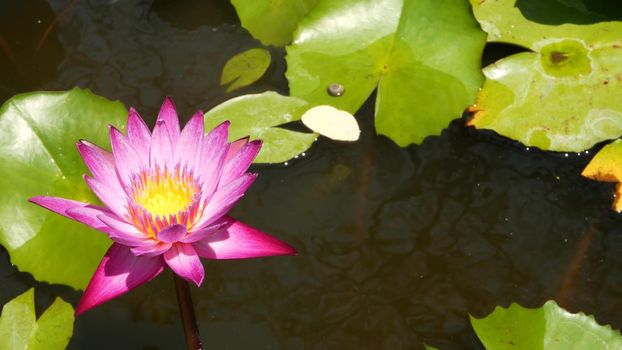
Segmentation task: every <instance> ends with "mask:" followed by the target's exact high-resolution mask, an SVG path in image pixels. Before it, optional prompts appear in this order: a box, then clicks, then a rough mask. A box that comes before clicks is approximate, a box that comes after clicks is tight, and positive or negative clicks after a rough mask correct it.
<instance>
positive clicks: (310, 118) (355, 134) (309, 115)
mask: <svg viewBox="0 0 622 350" xmlns="http://www.w3.org/2000/svg"><path fill="white" fill-rule="evenodd" d="M302 123H303V124H304V125H305V126H306V127H308V128H309V129H311V130H313V131H315V132H316V133H318V134H320V135H323V136H326V137H328V138H330V139H333V140H339V141H356V140H358V139H359V135H360V133H361V129H360V128H359V124H358V123H357V122H356V118H354V116H353V115H352V114H350V113H348V112H346V111H342V110H340V109H337V108H335V107H332V106H315V107H313V108H310V109H309V110H307V111H306V112H305V113H304V114H303V115H302Z"/></svg>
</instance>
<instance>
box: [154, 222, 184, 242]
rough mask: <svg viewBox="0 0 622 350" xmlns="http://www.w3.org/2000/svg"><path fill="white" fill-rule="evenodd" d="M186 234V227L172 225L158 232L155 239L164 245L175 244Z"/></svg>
mask: <svg viewBox="0 0 622 350" xmlns="http://www.w3.org/2000/svg"><path fill="white" fill-rule="evenodd" d="M185 234H186V225H180V224H174V225H171V226H169V227H166V228H165V229H163V230H161V231H160V232H158V234H157V235H156V238H157V239H159V240H161V241H162V242H166V243H175V242H177V241H179V240H180V239H181V238H182V237H183V236H184V235H185Z"/></svg>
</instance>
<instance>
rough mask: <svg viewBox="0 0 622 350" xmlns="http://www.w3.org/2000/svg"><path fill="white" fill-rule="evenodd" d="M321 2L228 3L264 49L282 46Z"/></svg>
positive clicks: (247, 0) (245, 0)
mask: <svg viewBox="0 0 622 350" xmlns="http://www.w3.org/2000/svg"><path fill="white" fill-rule="evenodd" d="M319 1H320V0H279V1H257V0H231V3H232V4H233V6H235V9H236V11H237V12H238V16H239V17H240V21H241V22H242V26H243V27H244V28H246V29H247V30H248V31H249V32H250V33H251V34H252V35H253V36H254V37H255V38H257V39H259V40H260V41H261V43H262V44H264V45H275V46H284V45H286V44H287V43H289V42H290V41H291V40H292V33H293V32H294V30H296V27H297V26H298V22H299V21H300V19H301V18H303V17H304V16H305V15H306V14H307V13H308V12H309V11H310V10H311V9H312V8H313V7H314V6H315V5H316V4H317V3H318V2H319Z"/></svg>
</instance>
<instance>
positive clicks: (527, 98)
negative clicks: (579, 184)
mask: <svg viewBox="0 0 622 350" xmlns="http://www.w3.org/2000/svg"><path fill="white" fill-rule="evenodd" d="M471 4H472V6H473V10H474V13H475V16H476V18H477V20H478V21H479V22H480V24H481V25H482V28H483V29H484V30H485V31H486V32H487V33H488V40H489V41H491V42H504V43H511V44H516V45H520V46H523V47H526V48H529V49H531V50H532V51H531V52H522V53H519V54H515V55H512V56H509V57H506V58H504V59H502V60H500V61H498V62H496V63H494V64H492V65H490V66H488V67H486V68H485V69H484V74H485V75H486V82H485V84H484V87H483V88H482V90H481V92H480V93H479V96H478V99H477V104H476V105H475V106H473V107H472V111H474V112H475V114H474V116H473V118H472V119H471V120H470V121H469V123H468V124H469V125H473V126H475V127H476V128H480V129H491V130H494V131H496V132H497V133H499V134H501V135H503V136H506V137H509V138H512V139H515V140H518V141H520V142H522V143H523V144H525V145H527V146H535V147H539V148H541V149H544V150H552V151H560V152H571V151H572V152H579V151H583V150H585V149H588V148H590V147H592V146H593V145H594V144H596V143H598V142H601V141H604V140H609V139H614V138H617V137H619V136H620V135H622V94H621V93H620V91H622V36H620V33H622V22H603V23H597V24H591V25H575V24H564V25H559V26H552V25H544V24H540V23H536V22H531V21H528V20H527V19H525V18H524V17H523V15H522V14H521V12H520V11H519V9H518V8H516V7H514V5H515V0H499V1H479V0H471Z"/></svg>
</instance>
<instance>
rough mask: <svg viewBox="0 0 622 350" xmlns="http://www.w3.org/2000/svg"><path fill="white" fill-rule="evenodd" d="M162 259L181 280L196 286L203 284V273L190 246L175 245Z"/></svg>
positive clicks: (199, 261)
mask: <svg viewBox="0 0 622 350" xmlns="http://www.w3.org/2000/svg"><path fill="white" fill-rule="evenodd" d="M163 257H164V261H166V263H167V264H168V266H169V267H170V268H171V269H172V270H173V271H174V272H175V273H176V274H178V275H179V276H181V277H182V278H184V279H186V280H188V281H191V282H194V284H196V285H197V286H200V285H201V283H203V277H205V271H204V270H203V265H201V260H199V256H198V255H197V253H196V252H195V251H194V248H192V245H190V244H185V243H175V244H173V246H172V247H171V249H170V250H169V251H167V252H166V253H164V255H163Z"/></svg>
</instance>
